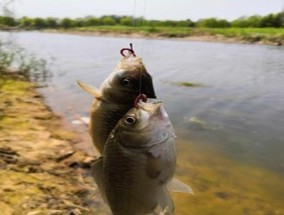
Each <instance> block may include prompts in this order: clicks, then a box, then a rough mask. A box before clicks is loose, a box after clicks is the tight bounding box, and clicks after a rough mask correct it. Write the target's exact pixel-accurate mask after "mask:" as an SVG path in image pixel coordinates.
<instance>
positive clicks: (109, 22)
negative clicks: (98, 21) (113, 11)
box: [102, 16, 115, 25]
mask: <svg viewBox="0 0 284 215" xmlns="http://www.w3.org/2000/svg"><path fill="white" fill-rule="evenodd" d="M102 24H103V25H115V20H114V19H113V18H112V17H110V16H105V17H102Z"/></svg>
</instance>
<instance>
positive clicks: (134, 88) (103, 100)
mask: <svg viewBox="0 0 284 215" xmlns="http://www.w3.org/2000/svg"><path fill="white" fill-rule="evenodd" d="M77 83H78V85H79V86H80V87H81V88H82V89H83V90H84V91H86V92H88V93H90V94H91V95H92V96H93V97H94V98H95V100H94V102H93V104H92V107H91V114H90V126H89V133H90V135H91V137H92V140H93V143H94V145H95V146H96V148H97V149H98V151H99V152H100V153H101V154H102V153H103V150H104V145H105V142H106V140H107V137H108V135H109V134H110V132H111V131H112V129H113V128H114V127H115V125H116V124H117V122H118V121H119V119H120V118H121V117H123V115H124V114H125V113H126V112H127V111H128V110H130V109H131V108H132V107H133V104H134V101H135V99H136V97H137V96H138V95H139V94H140V93H142V94H145V95H146V96H147V97H148V98H156V95H155V90H154V86H153V81H152V77H151V75H150V74H149V73H148V72H147V70H146V68H145V66H144V64H143V63H142V60H141V58H139V57H135V56H132V55H130V56H128V57H124V58H122V59H121V60H120V62H119V63H118V65H117V66H116V68H115V69H114V71H113V72H112V73H111V74H110V75H109V76H108V77H107V78H106V79H105V81H104V82H103V83H102V85H101V86H100V88H99V89H96V88H94V87H92V86H90V85H88V84H85V83H83V82H81V81H77Z"/></svg>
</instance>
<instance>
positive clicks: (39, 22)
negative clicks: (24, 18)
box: [32, 17, 47, 29]
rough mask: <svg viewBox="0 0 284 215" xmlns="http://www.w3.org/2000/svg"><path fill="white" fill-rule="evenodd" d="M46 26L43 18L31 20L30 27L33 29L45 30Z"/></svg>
mask: <svg viewBox="0 0 284 215" xmlns="http://www.w3.org/2000/svg"><path fill="white" fill-rule="evenodd" d="M46 26H47V25H46V22H45V20H44V19H43V18H39V17H37V18H34V19H33V20H32V27H33V28H35V29H42V28H45V27H46Z"/></svg>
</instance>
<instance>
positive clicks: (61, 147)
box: [0, 73, 105, 215]
mask: <svg viewBox="0 0 284 215" xmlns="http://www.w3.org/2000/svg"><path fill="white" fill-rule="evenodd" d="M36 87H37V86H36V84H34V83H30V82H27V81H25V80H24V79H23V78H20V77H19V76H17V75H15V74H7V73H5V74H2V73H1V79H0V128H1V129H0V181H1V186H0V208H1V214H2V215H12V214H13V215H37V214H50V215H51V214H52V215H57V214H58V215H59V214H60V215H62V214H66V215H67V214H68V215H69V214H73V215H79V214H105V209H104V208H103V206H102V204H101V200H100V198H99V197H98V195H97V190H96V189H95V186H94V182H93V180H92V178H91V177H90V176H89V175H88V169H89V167H90V163H91V162H92V161H93V160H94V158H93V157H91V156H89V155H87V154H86V153H85V152H83V151H81V150H79V149H77V148H75V147H74V144H75V143H76V144H80V142H81V141H82V139H81V138H80V137H79V135H78V134H76V133H74V132H72V131H68V130H66V129H64V128H63V127H62V121H61V118H60V117H59V116H57V115H55V114H54V113H52V111H51V110H50V109H49V107H47V106H46V105H44V100H43V97H42V96H41V95H40V94H39V93H37V92H36Z"/></svg>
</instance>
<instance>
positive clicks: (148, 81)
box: [141, 72, 157, 99]
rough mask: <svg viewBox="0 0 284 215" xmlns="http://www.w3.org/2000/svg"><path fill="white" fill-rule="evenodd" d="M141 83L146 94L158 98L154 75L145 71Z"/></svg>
mask: <svg viewBox="0 0 284 215" xmlns="http://www.w3.org/2000/svg"><path fill="white" fill-rule="evenodd" d="M142 80H143V81H142V83H141V91H142V93H143V94H145V95H146V96H147V97H148V98H153V99H156V98H157V96H156V93H155V89H154V84H153V80H152V77H151V75H150V74H149V73H147V72H146V73H143V79H142Z"/></svg>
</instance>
